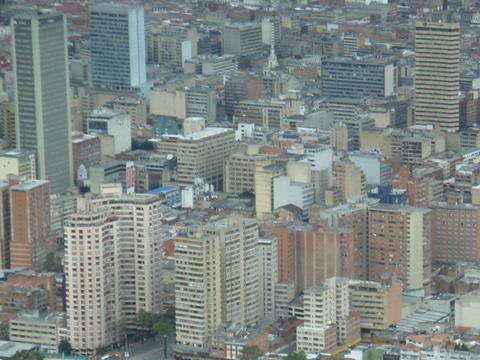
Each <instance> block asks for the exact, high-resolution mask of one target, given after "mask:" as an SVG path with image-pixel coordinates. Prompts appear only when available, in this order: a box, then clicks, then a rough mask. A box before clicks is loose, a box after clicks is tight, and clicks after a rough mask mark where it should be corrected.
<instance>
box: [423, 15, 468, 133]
mask: <svg viewBox="0 0 480 360" xmlns="http://www.w3.org/2000/svg"><path fill="white" fill-rule="evenodd" d="M459 44H460V28H459V24H458V23H436V22H435V23H434V22H426V21H418V22H417V23H416V27H415V122H416V123H417V124H431V125H439V126H440V127H441V128H442V129H444V130H449V131H455V130H458V129H459V126H460V124H459V117H460V114H459V96H458V93H459V91H460V85H459V76H460V75H459V74H460V68H459V67H460V47H459V46H460V45H459Z"/></svg>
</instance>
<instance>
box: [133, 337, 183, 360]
mask: <svg viewBox="0 0 480 360" xmlns="http://www.w3.org/2000/svg"><path fill="white" fill-rule="evenodd" d="M172 346H173V338H171V339H169V341H168V345H167V356H166V357H165V355H164V349H163V339H162V338H158V339H156V340H155V339H152V340H147V341H146V342H145V343H137V344H129V345H128V352H129V355H130V356H129V358H128V359H129V360H160V359H173V354H172Z"/></svg>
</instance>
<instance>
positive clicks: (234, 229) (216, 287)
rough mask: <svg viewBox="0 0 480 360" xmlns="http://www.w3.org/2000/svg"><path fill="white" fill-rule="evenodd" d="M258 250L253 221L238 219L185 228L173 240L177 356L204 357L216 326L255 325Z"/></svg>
mask: <svg viewBox="0 0 480 360" xmlns="http://www.w3.org/2000/svg"><path fill="white" fill-rule="evenodd" d="M257 249H258V227H257V222H256V221H255V220H253V219H248V218H243V217H241V216H231V217H229V218H224V219H221V220H218V221H215V222H210V223H208V224H206V225H204V226H203V227H197V228H192V229H188V234H187V233H185V234H184V235H181V236H180V237H179V238H178V239H177V240H176V241H175V291H176V297H175V323H176V326H175V327H176V341H177V348H176V352H179V353H181V352H182V351H187V352H190V351H192V349H193V350H194V351H196V352H200V353H203V354H204V356H205V353H208V350H209V349H208V348H209V345H210V344H209V340H210V337H211V336H212V334H213V333H214V331H215V330H217V328H218V326H220V325H222V324H223V325H229V324H238V325H243V326H248V325H251V324H254V323H255V322H256V321H258V320H259V315H260V310H261V309H260V301H259V295H260V292H259V272H258V252H257ZM207 357H208V356H207Z"/></svg>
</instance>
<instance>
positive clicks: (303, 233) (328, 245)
mask: <svg viewBox="0 0 480 360" xmlns="http://www.w3.org/2000/svg"><path fill="white" fill-rule="evenodd" d="M264 229H265V230H270V231H271V232H272V233H273V234H274V235H275V236H276V237H277V239H278V240H277V248H278V281H280V282H288V281H293V282H294V284H295V293H296V294H299V293H301V292H302V291H303V290H305V289H307V288H310V287H312V286H318V285H320V284H321V283H322V282H323V281H325V280H326V279H328V278H329V277H332V276H345V277H348V278H355V277H361V273H360V270H361V269H357V268H356V267H355V265H356V263H357V262H356V256H358V255H357V254H358V253H357V252H356V251H355V248H354V245H355V244H354V240H355V236H354V230H353V229H346V228H341V227H329V226H325V227H323V228H318V227H317V226H315V225H311V224H291V225H288V226H286V225H283V224H278V223H276V224H268V225H264ZM359 257H360V256H359ZM357 274H358V275H357Z"/></svg>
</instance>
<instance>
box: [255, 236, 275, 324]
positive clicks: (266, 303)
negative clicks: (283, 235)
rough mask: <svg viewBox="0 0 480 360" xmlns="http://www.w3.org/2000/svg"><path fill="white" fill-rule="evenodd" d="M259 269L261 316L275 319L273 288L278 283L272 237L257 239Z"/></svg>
mask: <svg viewBox="0 0 480 360" xmlns="http://www.w3.org/2000/svg"><path fill="white" fill-rule="evenodd" d="M258 250H259V254H260V256H259V262H260V263H259V269H260V274H259V276H260V285H259V286H260V287H259V288H260V292H261V295H260V300H261V313H260V314H261V316H262V318H265V319H276V317H277V316H276V313H275V286H276V284H277V282H278V247H277V238H276V237H275V236H274V235H270V234H267V235H264V236H262V237H261V238H260V239H258Z"/></svg>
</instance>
